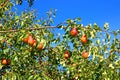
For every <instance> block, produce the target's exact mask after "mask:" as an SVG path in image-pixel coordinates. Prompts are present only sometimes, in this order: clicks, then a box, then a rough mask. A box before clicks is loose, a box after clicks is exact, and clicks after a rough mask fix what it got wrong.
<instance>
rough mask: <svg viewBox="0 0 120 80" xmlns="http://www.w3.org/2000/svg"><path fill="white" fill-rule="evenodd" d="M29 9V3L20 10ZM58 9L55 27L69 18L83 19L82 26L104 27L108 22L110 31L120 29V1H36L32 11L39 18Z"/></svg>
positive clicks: (20, 7)
mask: <svg viewBox="0 0 120 80" xmlns="http://www.w3.org/2000/svg"><path fill="white" fill-rule="evenodd" d="M27 8H28V5H27V2H24V3H23V5H22V6H19V10H25V9H27ZM50 8H53V9H57V14H56V18H55V19H54V20H55V23H54V24H55V25H57V24H59V23H60V22H64V21H65V20H66V19H68V18H76V17H81V18H82V22H81V23H82V24H83V25H88V24H89V23H91V24H93V23H97V24H98V25H99V26H101V27H103V25H104V23H105V22H108V23H109V25H110V29H112V30H117V29H120V0H35V1H34V5H33V6H32V9H35V10H36V11H37V14H38V17H41V16H45V13H46V12H47V11H48V10H49V9H50Z"/></svg>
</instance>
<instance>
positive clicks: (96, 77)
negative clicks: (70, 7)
mask: <svg viewBox="0 0 120 80" xmlns="http://www.w3.org/2000/svg"><path fill="white" fill-rule="evenodd" d="M16 1H17V0H16ZM18 1H22V0H18ZM28 1H29V0H28ZM14 5H16V3H15V2H14V1H10V0H0V61H1V63H0V78H1V79H3V80H8V79H10V80H119V79H120V38H119V35H120V30H117V31H111V30H110V29H109V24H108V23H105V24H104V26H103V27H99V26H98V25H97V24H96V23H95V24H88V25H86V26H83V24H81V22H80V21H81V19H80V18H75V19H67V20H66V21H65V22H62V23H60V24H59V25H57V26H51V24H52V25H53V18H54V16H55V10H50V11H48V13H47V18H46V19H44V20H43V19H37V18H36V17H37V16H36V15H35V12H34V10H31V11H23V12H21V15H18V14H17V13H16V11H13V9H14ZM61 30H62V31H63V33H60V31H61ZM58 32H59V33H58Z"/></svg>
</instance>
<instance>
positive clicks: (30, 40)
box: [22, 34, 44, 50]
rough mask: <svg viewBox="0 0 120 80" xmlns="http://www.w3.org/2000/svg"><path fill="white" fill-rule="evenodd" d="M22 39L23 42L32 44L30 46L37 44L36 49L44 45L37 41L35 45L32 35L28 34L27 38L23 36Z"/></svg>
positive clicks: (40, 48)
mask: <svg viewBox="0 0 120 80" xmlns="http://www.w3.org/2000/svg"><path fill="white" fill-rule="evenodd" d="M22 41H23V42H24V43H28V44H29V45H30V46H32V47H36V46H37V49H38V50H42V49H43V47H44V45H43V43H39V44H38V45H37V41H36V40H35V39H34V38H33V37H32V35H30V34H29V35H28V36H27V38H23V39H22Z"/></svg>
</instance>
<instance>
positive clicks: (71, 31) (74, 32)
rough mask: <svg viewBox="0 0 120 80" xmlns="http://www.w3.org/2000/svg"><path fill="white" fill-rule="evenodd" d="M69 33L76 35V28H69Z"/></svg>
mask: <svg viewBox="0 0 120 80" xmlns="http://www.w3.org/2000/svg"><path fill="white" fill-rule="evenodd" d="M70 35H71V36H77V35H78V30H77V28H76V27H74V28H72V29H71V30H70Z"/></svg>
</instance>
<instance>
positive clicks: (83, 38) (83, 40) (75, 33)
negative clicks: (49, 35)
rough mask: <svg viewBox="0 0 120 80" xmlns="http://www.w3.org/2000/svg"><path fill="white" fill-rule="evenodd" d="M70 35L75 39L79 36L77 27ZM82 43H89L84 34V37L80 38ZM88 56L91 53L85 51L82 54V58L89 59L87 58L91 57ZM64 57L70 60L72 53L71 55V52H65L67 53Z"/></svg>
mask: <svg viewBox="0 0 120 80" xmlns="http://www.w3.org/2000/svg"><path fill="white" fill-rule="evenodd" d="M70 35H71V36H73V37H75V36H77V35H78V30H77V28H76V27H74V28H72V29H71V30H70ZM80 42H81V43H82V44H86V43H87V42H88V39H87V35H86V34H83V35H82V36H81V37H80ZM88 55H89V53H88V52H87V51H85V50H84V51H83V52H82V58H84V59H87V58H88V57H89V56H88ZM64 57H65V58H66V59H68V58H70V53H69V51H65V52H64Z"/></svg>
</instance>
